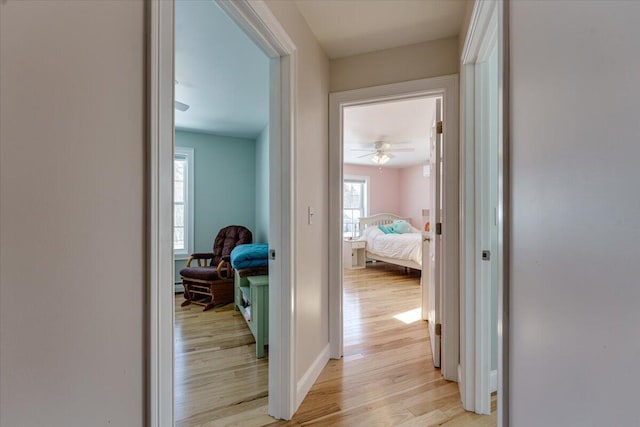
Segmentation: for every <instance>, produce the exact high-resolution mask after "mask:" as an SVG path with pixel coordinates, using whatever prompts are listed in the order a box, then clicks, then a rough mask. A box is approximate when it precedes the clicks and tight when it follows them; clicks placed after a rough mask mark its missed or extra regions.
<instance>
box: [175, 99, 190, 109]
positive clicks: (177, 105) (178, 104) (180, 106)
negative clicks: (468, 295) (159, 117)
mask: <svg viewBox="0 0 640 427" xmlns="http://www.w3.org/2000/svg"><path fill="white" fill-rule="evenodd" d="M173 103H174V106H175V108H176V110H178V111H187V110H188V109H189V106H188V105H187V104H185V103H182V102H180V101H173Z"/></svg>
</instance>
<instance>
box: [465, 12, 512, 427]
mask: <svg viewBox="0 0 640 427" xmlns="http://www.w3.org/2000/svg"><path fill="white" fill-rule="evenodd" d="M504 8H505V4H504V2H502V1H501V0H486V1H476V2H475V4H474V7H473V11H472V17H471V20H470V24H469V29H468V32H467V36H466V39H465V45H464V47H463V51H462V57H461V66H460V69H461V84H462V91H461V93H462V102H461V116H462V120H461V122H460V128H461V134H462V141H463V144H462V147H463V150H462V151H461V156H460V176H461V177H462V182H461V184H462V185H461V193H460V196H461V197H460V205H461V209H462V211H461V216H460V225H461V231H462V232H461V234H460V246H461V248H462V251H461V259H460V272H461V289H460V304H461V310H460V315H461V316H460V317H461V319H460V320H461V352H460V365H461V369H460V370H461V383H460V394H461V398H462V403H463V407H464V408H465V409H466V410H469V411H475V412H477V413H483V414H487V413H490V410H491V404H490V396H489V393H491V392H492V391H495V390H498V389H500V390H499V393H498V425H500V426H506V425H507V424H508V419H507V418H506V417H505V414H507V412H506V411H507V410H506V399H507V396H505V395H504V392H505V391H506V381H505V380H504V378H505V377H504V373H505V364H504V359H503V356H504V354H505V353H504V352H505V349H506V347H505V346H504V342H505V341H506V336H505V332H506V329H505V328H506V323H505V322H504V320H505V319H504V318H503V312H504V311H503V310H504V305H503V303H505V304H506V302H505V301H504V300H503V296H504V293H503V291H504V289H505V288H504V287H505V284H504V280H503V277H504V275H503V272H504V271H505V269H506V265H505V251H504V247H505V246H504V243H505V242H504V240H503V237H504V236H503V230H504V225H505V222H504V212H505V211H504V210H505V205H504V195H505V194H506V193H505V191H506V190H505V186H506V185H507V183H508V182H507V181H508V179H507V176H506V175H505V174H504V170H505V169H504V168H505V165H506V164H507V158H506V144H505V141H504V137H503V135H504V134H503V126H506V124H505V114H504V102H505V99H506V94H505V92H506V91H505V89H506V88H505V81H506V80H505V75H504V72H505V69H506V66H505V59H504V54H505V50H504V47H505V43H506V41H505V38H504V31H505V29H504V25H505V24H504V22H505V21H503V20H502V19H504V15H503V13H504ZM496 43H498V62H499V65H498V74H499V83H498V88H497V89H498V93H499V94H500V95H499V109H498V120H499V123H500V124H499V126H498V139H499V152H501V153H502V156H501V157H500V158H499V159H498V164H499V176H498V181H499V185H498V188H500V189H501V191H499V194H498V212H497V228H498V242H499V243H498V251H497V253H496V254H492V257H493V256H495V257H496V258H497V260H498V272H499V273H498V293H499V295H498V297H499V298H498V299H499V306H498V369H497V370H496V371H491V372H490V368H489V367H490V359H491V329H490V321H489V313H490V312H491V310H490V303H491V301H490V298H489V295H490V290H487V289H484V287H483V281H482V280H479V279H480V277H479V271H478V269H477V268H476V262H478V261H477V259H478V256H477V255H478V251H479V249H478V248H479V246H478V245H479V242H478V240H477V236H478V234H477V232H478V231H480V230H477V229H476V216H477V215H480V212H479V211H478V210H476V206H478V209H479V208H480V205H479V203H480V198H479V197H480V194H479V193H478V191H477V188H478V185H480V182H476V175H477V174H478V173H479V169H478V168H479V166H480V164H479V163H478V161H477V153H478V150H479V147H478V146H477V141H476V134H477V133H478V132H479V131H481V132H484V127H485V126H484V125H483V123H482V122H480V123H477V122H476V117H478V116H479V115H480V116H481V117H485V116H486V111H485V108H484V105H483V104H481V103H480V102H479V100H478V99H476V93H477V91H478V89H481V90H483V91H484V92H486V90H487V89H486V88H484V87H481V88H477V87H476V86H477V85H476V82H477V79H478V78H479V77H481V76H482V73H483V69H482V68H481V66H480V63H481V62H483V61H484V60H485V59H486V57H487V55H488V54H489V53H490V52H491V50H492V49H493V48H494V47H495V46H496ZM498 378H502V381H503V382H504V384H500V385H499V384H498ZM502 385H504V386H505V388H502ZM499 386H500V387H499ZM487 389H488V390H491V391H490V392H489V393H486V392H485V390H487Z"/></svg>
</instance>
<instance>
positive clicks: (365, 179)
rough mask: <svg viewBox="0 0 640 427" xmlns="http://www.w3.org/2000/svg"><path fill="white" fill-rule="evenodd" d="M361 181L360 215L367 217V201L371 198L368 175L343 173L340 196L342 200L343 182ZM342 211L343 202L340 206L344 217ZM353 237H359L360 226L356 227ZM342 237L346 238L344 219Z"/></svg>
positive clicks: (343, 208)
mask: <svg viewBox="0 0 640 427" xmlns="http://www.w3.org/2000/svg"><path fill="white" fill-rule="evenodd" d="M348 181H350V182H362V183H364V193H363V195H364V200H363V203H362V210H363V212H362V216H361V217H360V218H362V217H367V216H369V210H370V209H369V202H370V200H371V198H370V197H369V192H370V185H369V181H370V177H369V176H366V175H343V177H342V198H343V200H344V187H345V185H344V184H345V183H346V182H348ZM344 211H345V207H344V203H343V206H342V218H344ZM351 237H353V238H358V237H360V227H358V229H357V235H355V236H351ZM342 238H343V239H346V238H347V236H345V235H344V220H343V224H342Z"/></svg>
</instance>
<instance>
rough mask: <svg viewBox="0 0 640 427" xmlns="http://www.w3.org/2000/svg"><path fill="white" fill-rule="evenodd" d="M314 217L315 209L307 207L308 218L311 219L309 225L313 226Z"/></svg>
mask: <svg viewBox="0 0 640 427" xmlns="http://www.w3.org/2000/svg"><path fill="white" fill-rule="evenodd" d="M314 215H315V212H313V209H311V206H309V207H307V216H308V218H309V225H311V224H313V216H314Z"/></svg>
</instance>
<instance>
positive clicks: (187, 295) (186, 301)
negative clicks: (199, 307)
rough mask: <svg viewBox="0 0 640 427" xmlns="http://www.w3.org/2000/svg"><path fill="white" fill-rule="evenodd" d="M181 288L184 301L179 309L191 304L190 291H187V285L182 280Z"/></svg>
mask: <svg viewBox="0 0 640 427" xmlns="http://www.w3.org/2000/svg"><path fill="white" fill-rule="evenodd" d="M182 286H183V287H184V301H182V304H181V305H180V306H181V307H186V306H187V305H189V304H191V291H189V285H188V284H187V283H186V282H185V281H184V280H183V281H182Z"/></svg>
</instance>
